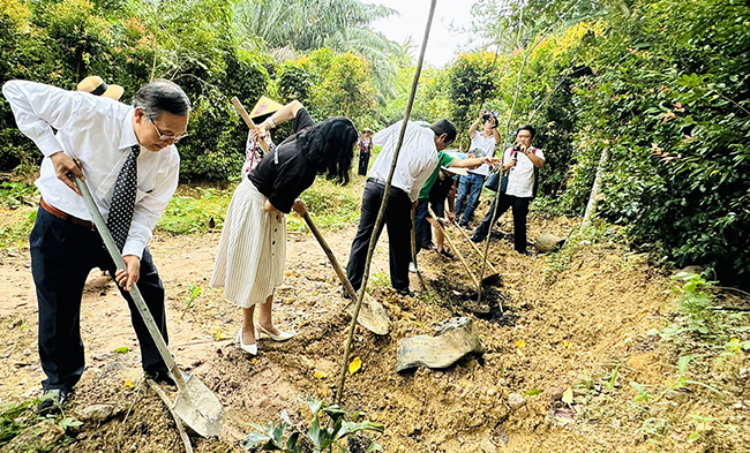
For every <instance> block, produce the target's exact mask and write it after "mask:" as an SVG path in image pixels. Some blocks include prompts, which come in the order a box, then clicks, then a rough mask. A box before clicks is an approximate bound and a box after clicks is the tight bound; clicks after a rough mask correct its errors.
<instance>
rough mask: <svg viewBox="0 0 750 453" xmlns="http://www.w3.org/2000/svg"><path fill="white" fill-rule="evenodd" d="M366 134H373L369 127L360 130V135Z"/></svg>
mask: <svg viewBox="0 0 750 453" xmlns="http://www.w3.org/2000/svg"><path fill="white" fill-rule="evenodd" d="M367 132H369V133H370V134H372V133H373V132H372V129H370V128H369V127H366V128H364V129H362V133H363V134H364V133H367Z"/></svg>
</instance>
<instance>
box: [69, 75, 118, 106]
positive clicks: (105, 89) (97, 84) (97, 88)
mask: <svg viewBox="0 0 750 453" xmlns="http://www.w3.org/2000/svg"><path fill="white" fill-rule="evenodd" d="M78 91H85V92H87V93H91V94H94V95H96V96H102V97H105V98H112V99H114V100H115V101H119V100H120V97H122V93H124V92H125V89H124V88H123V87H121V86H120V85H107V84H106V83H104V80H102V78H101V77H99V76H88V77H86V78H85V79H83V80H81V83H79V84H78Z"/></svg>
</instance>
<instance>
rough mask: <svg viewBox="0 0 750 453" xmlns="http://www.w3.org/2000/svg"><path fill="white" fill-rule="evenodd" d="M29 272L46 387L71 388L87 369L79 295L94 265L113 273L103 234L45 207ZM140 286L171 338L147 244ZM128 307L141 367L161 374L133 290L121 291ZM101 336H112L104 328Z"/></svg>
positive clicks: (34, 233) (161, 364)
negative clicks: (85, 366)
mask: <svg viewBox="0 0 750 453" xmlns="http://www.w3.org/2000/svg"><path fill="white" fill-rule="evenodd" d="M29 243H30V248H31V273H32V275H33V277H34V284H35V285H36V294H37V302H38V304H39V358H40V360H41V363H42V369H43V370H44V373H45V374H46V375H47V379H45V380H44V381H42V386H43V387H44V389H45V390H52V389H61V390H66V391H69V390H71V389H72V388H73V386H74V385H75V384H76V383H77V382H78V380H79V379H80V378H81V375H82V374H83V367H84V354H83V341H82V340H81V332H80V320H81V297H82V295H83V287H84V284H85V283H86V278H87V277H88V275H89V273H90V272H91V269H93V268H95V267H99V268H101V269H104V270H107V271H109V272H110V275H114V274H115V265H114V263H113V261H112V259H111V258H110V257H109V255H108V254H107V251H106V250H105V249H104V246H103V244H102V240H101V238H100V237H99V233H97V232H96V231H94V230H93V229H92V228H90V227H85V226H81V225H78V224H74V223H72V222H71V221H69V220H63V219H60V218H58V217H56V216H54V215H52V214H50V213H49V212H47V211H46V210H45V209H44V208H42V207H40V208H39V211H38V213H37V218H36V223H35V224H34V229H33V230H32V231H31V236H30V238H29ZM138 288H139V289H140V291H141V293H142V294H143V298H144V299H145V300H146V304H147V305H148V308H149V310H150V311H151V314H152V315H153V317H154V319H155V321H156V325H157V326H158V327H159V330H160V331H161V334H162V335H163V336H164V339H165V340H167V321H166V316H165V313H164V286H163V285H162V282H161V279H160V278H159V274H158V272H157V270H156V267H155V266H154V264H153V262H152V258H151V253H150V252H149V250H148V248H146V249H145V250H144V251H143V257H142V259H141V272H140V277H139V280H138ZM120 292H121V294H122V295H123V297H124V298H125V300H127V302H128V306H129V307H130V312H131V319H132V323H133V327H134V329H135V333H136V335H137V336H138V342H139V344H140V345H141V362H142V366H143V369H144V370H145V371H147V372H149V373H162V372H164V371H165V370H166V366H165V365H164V362H163V361H162V359H161V356H160V355H159V351H158V350H157V349H156V345H155V344H154V341H153V339H152V338H151V335H150V334H149V333H148V330H147V329H146V325H145V324H144V323H143V319H142V318H141V316H140V314H139V313H138V311H137V309H136V307H135V305H134V304H133V299H132V298H131V297H130V294H129V293H127V292H124V291H122V290H121V291H120ZM97 334H98V335H108V334H109V333H108V332H106V331H101V332H97Z"/></svg>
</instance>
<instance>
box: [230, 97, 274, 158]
mask: <svg viewBox="0 0 750 453" xmlns="http://www.w3.org/2000/svg"><path fill="white" fill-rule="evenodd" d="M232 105H233V106H234V108H235V109H236V110H237V113H239V114H240V116H241V117H242V119H243V120H245V124H247V127H249V128H250V130H251V131H254V130H256V129H258V127H257V126H255V123H253V120H252V119H251V118H250V115H248V113H247V110H245V107H244V106H243V105H242V102H240V100H239V99H238V98H237V96H234V97H233V98H232ZM258 143H260V147H261V148H263V151H264V152H266V153H268V143H266V141H265V140H264V139H263V138H262V137H261V138H260V140H258Z"/></svg>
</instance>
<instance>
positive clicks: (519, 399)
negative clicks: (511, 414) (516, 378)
mask: <svg viewBox="0 0 750 453" xmlns="http://www.w3.org/2000/svg"><path fill="white" fill-rule="evenodd" d="M525 405H526V400H525V399H523V396H521V394H520V393H511V394H510V395H508V406H510V408H511V409H513V410H514V411H515V410H518V409H520V408H522V407H523V406H525Z"/></svg>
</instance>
